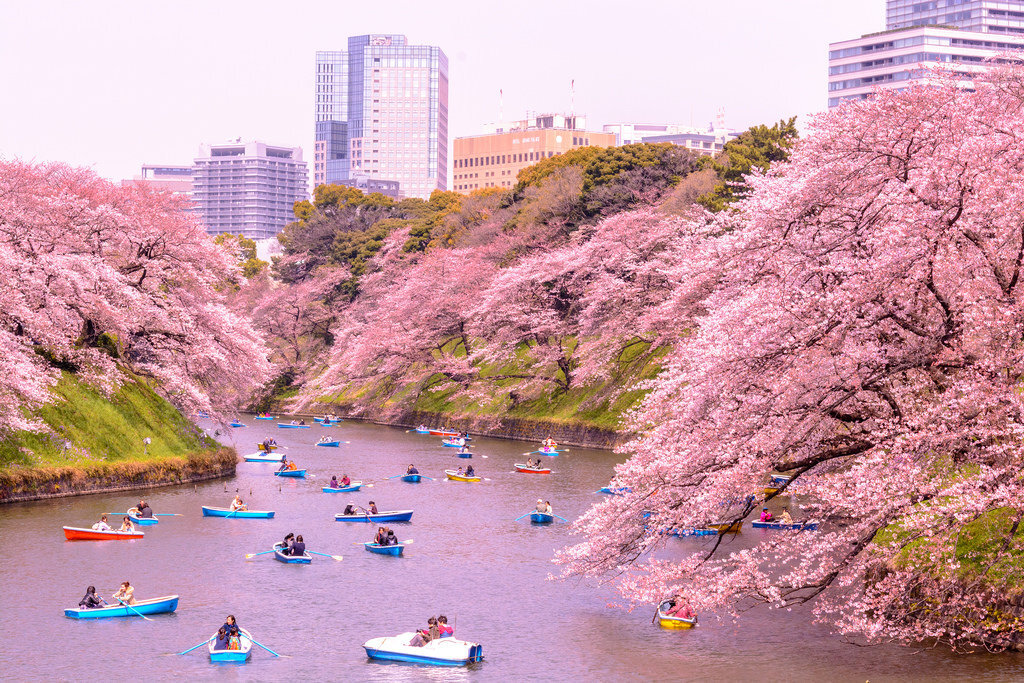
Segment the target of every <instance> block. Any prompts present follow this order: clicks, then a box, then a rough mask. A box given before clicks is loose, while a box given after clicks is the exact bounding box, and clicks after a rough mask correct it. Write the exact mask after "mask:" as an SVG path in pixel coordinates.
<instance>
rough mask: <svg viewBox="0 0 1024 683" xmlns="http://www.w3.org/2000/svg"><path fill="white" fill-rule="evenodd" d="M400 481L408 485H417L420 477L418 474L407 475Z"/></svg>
mask: <svg viewBox="0 0 1024 683" xmlns="http://www.w3.org/2000/svg"><path fill="white" fill-rule="evenodd" d="M402 481H407V482H409V483H410V484H418V483H419V481H420V475H418V474H407V475H405V476H403V477H402Z"/></svg>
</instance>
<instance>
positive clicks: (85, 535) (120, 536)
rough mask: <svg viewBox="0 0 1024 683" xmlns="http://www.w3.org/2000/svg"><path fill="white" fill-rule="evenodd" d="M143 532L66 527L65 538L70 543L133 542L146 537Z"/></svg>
mask: <svg viewBox="0 0 1024 683" xmlns="http://www.w3.org/2000/svg"><path fill="white" fill-rule="evenodd" d="M145 535H146V534H144V533H143V532H141V531H96V530H95V529H82V528H81V527H75V526H66V527H64V538H66V539H68V540H69V541H131V540H134V539H139V538H143V537H145Z"/></svg>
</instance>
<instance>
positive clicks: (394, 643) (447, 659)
mask: <svg viewBox="0 0 1024 683" xmlns="http://www.w3.org/2000/svg"><path fill="white" fill-rule="evenodd" d="M414 635H415V634H414V633H402V634H400V635H397V636H391V637H387V638H372V639H370V640H368V641H366V642H365V643H363V649H364V650H366V656H367V657H369V658H370V659H379V660H384V661H391V662H409V663H412V664H430V665H432V666H465V665H466V664H471V663H473V662H481V661H483V658H484V649H483V646H482V645H480V644H479V643H470V642H466V641H464V640H456V639H455V638H438V639H437V640H432V641H430V642H429V643H427V644H426V645H423V646H422V647H416V646H413V645H409V642H410V641H411V640H412V639H413V636H414Z"/></svg>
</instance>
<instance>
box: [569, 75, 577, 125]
mask: <svg viewBox="0 0 1024 683" xmlns="http://www.w3.org/2000/svg"><path fill="white" fill-rule="evenodd" d="M569 114H570V115H571V116H572V117H573V118H576V79H575V78H574V79H572V80H571V81H569Z"/></svg>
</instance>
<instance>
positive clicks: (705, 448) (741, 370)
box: [559, 66, 1024, 647]
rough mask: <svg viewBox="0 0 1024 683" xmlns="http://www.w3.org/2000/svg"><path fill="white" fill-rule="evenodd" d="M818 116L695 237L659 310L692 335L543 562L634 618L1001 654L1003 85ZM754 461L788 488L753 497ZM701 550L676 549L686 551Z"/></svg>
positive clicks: (1019, 328)
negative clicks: (624, 606) (764, 611)
mask: <svg viewBox="0 0 1024 683" xmlns="http://www.w3.org/2000/svg"><path fill="white" fill-rule="evenodd" d="M975 88H976V91H975V92H966V91H964V90H961V89H959V88H957V87H956V86H955V84H954V83H952V82H943V83H940V84H938V85H936V86H934V87H931V88H915V89H911V90H909V91H904V92H900V93H895V92H885V91H883V92H880V93H878V94H877V95H876V96H875V97H874V98H873V99H871V100H867V101H863V102H857V103H852V104H848V105H846V106H844V107H842V108H839V109H837V110H833V111H831V112H829V113H827V114H824V115H822V116H820V117H818V118H817V119H816V120H815V121H814V123H813V127H812V131H811V133H810V135H809V136H808V138H806V139H805V140H804V141H802V142H801V143H799V144H798V145H797V146H796V148H795V150H794V152H793V155H792V157H791V159H790V160H789V162H787V163H783V164H781V165H777V166H774V167H773V168H772V169H771V170H770V171H769V172H768V173H767V174H766V175H755V176H753V177H751V178H748V181H749V183H750V187H751V192H750V194H749V195H748V196H747V197H746V198H745V199H743V200H742V201H740V202H738V203H737V204H735V205H734V207H735V210H729V211H725V212H722V213H721V214H718V215H717V216H716V217H715V218H714V220H713V221H711V222H705V223H703V224H702V223H701V222H700V221H696V222H694V224H693V228H692V232H693V233H694V234H699V233H700V232H702V231H703V233H704V237H703V238H702V242H703V246H702V248H700V249H698V250H695V251H694V259H693V260H692V261H691V262H690V263H686V262H680V263H677V264H675V265H673V266H671V267H670V268H668V269H667V270H666V273H667V274H668V275H669V276H670V277H672V278H673V279H674V280H675V281H676V285H675V287H674V290H675V291H674V292H672V293H671V294H670V295H669V296H668V297H667V298H666V299H665V303H664V306H665V307H667V308H664V309H663V310H671V311H674V312H675V314H676V315H679V316H680V317H681V318H689V319H691V320H692V321H693V326H692V330H691V332H690V333H689V334H687V335H679V336H677V337H676V338H675V341H674V350H673V353H672V354H671V355H670V357H669V359H668V363H667V369H666V371H665V372H664V374H663V375H662V376H661V377H660V378H659V379H658V380H657V381H656V382H655V383H654V386H653V390H652V391H651V393H650V394H649V395H648V396H647V398H646V399H645V401H644V402H643V404H642V406H641V408H640V409H639V410H638V411H636V412H635V414H634V415H632V417H631V427H632V428H633V429H634V430H636V431H637V433H638V434H639V436H638V437H637V438H636V439H635V440H634V441H633V442H632V443H630V444H629V445H628V446H627V448H626V450H627V451H628V452H632V453H634V455H633V456H632V457H631V458H630V459H629V460H628V461H627V462H626V463H624V464H623V465H621V466H619V467H618V468H617V469H616V474H615V478H614V482H615V484H616V485H618V486H625V487H630V489H631V492H630V493H628V494H626V495H623V496H615V497H611V498H610V499H608V500H606V501H604V502H602V503H600V504H599V505H597V506H595V507H594V508H593V509H592V510H590V511H589V512H588V513H587V514H585V515H584V516H583V517H582V518H581V519H580V520H579V521H578V522H577V523H576V529H577V530H578V531H579V532H581V533H583V534H584V535H585V539H584V540H583V541H582V542H581V543H579V544H577V545H575V546H572V547H570V548H568V549H566V550H564V551H562V553H561V554H560V556H559V561H560V562H562V563H564V565H565V571H566V573H567V575H592V576H606V575H609V574H610V575H615V576H617V577H618V579H619V586H620V589H621V591H622V592H623V594H624V595H625V596H626V597H627V598H629V599H630V600H632V601H635V602H654V601H657V600H658V599H660V598H661V597H663V596H664V595H665V594H666V593H669V592H674V591H679V590H682V591H684V592H685V593H686V594H687V596H688V598H689V600H690V601H691V602H692V603H693V604H694V606H696V607H698V608H700V609H704V610H715V609H722V608H725V609H732V610H739V609H741V608H742V607H744V606H749V605H750V604H756V603H766V604H769V605H774V606H789V605H794V604H798V603H805V602H808V603H811V604H812V605H813V608H814V610H815V613H816V614H817V615H818V616H819V617H820V618H821V619H825V620H829V621H830V622H831V623H832V624H833V625H834V626H835V627H836V628H837V629H838V630H841V631H843V632H846V633H851V634H859V635H860V636H863V637H865V638H867V639H869V640H883V639H894V640H898V641H921V640H934V641H939V642H946V643H951V644H954V645H956V644H961V643H963V642H965V641H974V642H976V641H978V640H981V641H984V642H985V643H986V644H988V645H989V646H991V647H1000V646H1005V645H1006V644H1007V643H1008V639H1007V633H1008V631H1009V630H1010V629H1012V628H1013V624H1012V623H1011V620H1012V617H1010V616H1009V615H1008V613H1007V612H1006V611H1001V610H999V609H998V608H996V607H993V605H992V604H991V603H990V601H989V600H988V599H986V597H985V596H986V595H987V594H986V592H985V591H987V590H996V591H998V590H999V589H1000V588H1003V587H1006V586H1007V585H1012V584H1011V578H1012V573H1013V572H1012V567H1013V566H1014V565H1013V560H1014V558H1015V557H1016V556H1015V554H1014V553H1019V551H1020V549H1021V546H1020V537H1019V532H1020V522H1021V520H1022V518H1024V479H1022V478H1021V476H1020V472H1021V469H1022V466H1024V457H1022V455H1024V454H1022V450H1021V445H1020V444H1021V437H1022V435H1024V434H1022V432H1024V428H1022V422H1024V415H1022V406H1021V377H1022V374H1024V357H1022V355H1024V343H1022V338H1024V298H1022V287H1021V284H1020V280H1021V265H1022V255H1024V186H1022V185H1021V183H1020V177H1021V175H1022V173H1024V115H1022V112H1024V70H1022V69H1021V68H1020V67H1011V66H1002V67H998V68H995V69H994V70H992V71H991V72H990V73H989V74H988V75H986V76H981V77H979V78H978V79H977V80H976V82H975ZM773 471H781V472H787V473H790V474H792V476H793V478H792V480H791V482H790V483H789V484H788V485H786V486H785V487H784V488H783V489H782V491H780V492H779V493H778V494H767V495H766V494H765V493H763V490H764V486H765V482H766V479H767V475H768V474H769V473H771V472H773ZM791 492H792V493H794V494H797V493H799V495H798V497H795V498H793V499H792V500H793V501H794V502H795V503H799V504H800V506H801V507H802V512H801V513H798V514H797V516H799V515H800V514H802V515H803V516H805V517H808V518H813V519H816V520H819V521H820V522H821V527H820V529H819V530H818V531H817V532H804V533H800V534H776V535H774V536H771V537H769V540H766V541H764V542H762V543H759V544H758V545H756V546H755V547H753V548H750V549H746V550H740V551H730V550H729V548H728V546H727V545H723V544H722V542H721V537H719V540H718V541H717V542H713V543H712V544H710V545H709V546H706V547H698V546H694V552H693V553H692V554H690V555H688V556H687V557H686V558H685V559H683V560H681V561H667V560H664V559H659V557H658V555H657V554H655V551H657V550H658V549H660V548H662V547H664V545H665V544H666V543H667V542H670V543H679V542H686V541H678V540H675V539H672V540H670V539H669V537H667V536H666V535H664V534H663V533H662V532H663V531H664V530H666V529H671V528H690V527H703V526H706V525H707V524H709V523H714V522H720V521H729V520H741V519H743V518H745V517H746V516H747V515H748V514H750V513H751V512H753V511H755V510H759V509H760V507H761V505H762V503H763V502H767V501H769V500H771V499H773V498H775V497H776V496H779V495H782V496H785V495H788V494H790V493H791ZM698 548H699V549H698Z"/></svg>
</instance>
